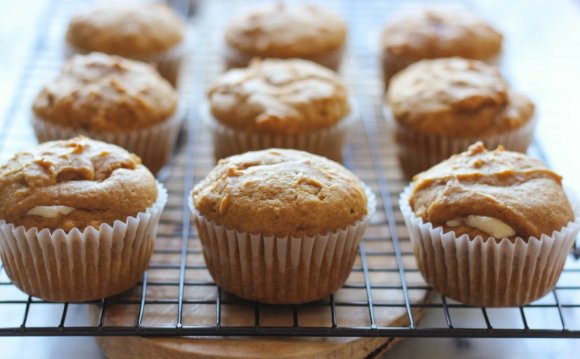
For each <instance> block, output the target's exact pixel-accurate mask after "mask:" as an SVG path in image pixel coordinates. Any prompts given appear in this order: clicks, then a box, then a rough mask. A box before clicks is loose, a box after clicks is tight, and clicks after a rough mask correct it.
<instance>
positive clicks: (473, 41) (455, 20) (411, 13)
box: [381, 5, 502, 60]
mask: <svg viewBox="0 0 580 359" xmlns="http://www.w3.org/2000/svg"><path fill="white" fill-rule="evenodd" d="M381 45H382V48H383V50H384V51H385V52H387V53H389V54H392V55H395V56H401V57H404V58H407V59H416V60H419V59H429V58H439V57H451V56H461V57H465V58H470V59H479V60H489V59H490V58H493V57H495V56H496V55H498V54H499V52H500V51H501V47H502V35H501V33H499V32H498V31H497V30H495V29H494V28H493V27H492V26H491V25H490V24H488V23H487V22H486V21H485V20H483V19H481V18H480V17H479V16H477V15H475V14H473V13H471V12H469V11H467V10H466V9H463V8H461V7H457V6H443V5H440V6H430V7H424V8H419V9H412V10H410V9H408V10H407V11H405V12H401V13H399V14H398V15H397V16H394V17H393V19H392V20H391V21H389V23H387V25H386V26H385V28H384V30H383V33H382V36H381Z"/></svg>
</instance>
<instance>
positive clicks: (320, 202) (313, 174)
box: [192, 149, 367, 237]
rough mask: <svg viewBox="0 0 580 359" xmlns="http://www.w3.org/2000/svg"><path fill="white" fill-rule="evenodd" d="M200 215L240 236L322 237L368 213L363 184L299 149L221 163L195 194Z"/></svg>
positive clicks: (251, 154)
mask: <svg viewBox="0 0 580 359" xmlns="http://www.w3.org/2000/svg"><path fill="white" fill-rule="evenodd" d="M192 197H193V198H192V199H193V204H194V206H195V208H196V209H197V211H198V212H199V213H201V214H202V215H204V216H205V217H207V218H208V219H209V220H211V221H215V222H216V223H218V224H220V225H224V226H226V227H227V228H228V229H235V230H237V231H239V232H249V233H255V234H265V235H274V236H294V237H302V236H304V235H314V234H324V233H327V232H331V231H336V230H338V229H341V228H346V227H347V226H348V225H351V224H354V223H355V222H356V221H358V220H361V219H362V218H363V217H364V216H365V215H366V214H367V198H366V194H365V191H364V188H363V186H362V184H361V182H360V180H359V179H358V178H357V177H356V176H355V175H354V174H352V173H351V172H350V171H348V170H347V169H346V168H344V167H342V166H341V165H339V164H338V163H336V162H333V161H330V160H328V159H326V158H324V157H320V156H316V155H313V154H310V153H307V152H302V151H296V150H283V149H269V150H263V151H255V152H246V153H244V154H241V155H237V156H232V157H228V158H226V159H223V160H221V161H219V163H218V164H217V166H216V167H215V168H214V169H213V170H212V171H211V172H210V173H209V174H208V175H207V177H206V178H205V179H204V180H203V181H201V182H200V183H199V184H197V185H196V186H195V187H194V189H193V191H192Z"/></svg>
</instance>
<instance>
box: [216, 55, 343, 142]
mask: <svg viewBox="0 0 580 359" xmlns="http://www.w3.org/2000/svg"><path fill="white" fill-rule="evenodd" d="M208 99H209V104H210V109H211V112H212V114H213V116H214V117H215V118H216V119H217V120H218V121H219V122H221V123H223V124H224V125H227V126H229V127H232V128H236V129H240V130H244V131H250V132H260V133H272V134H279V135H295V134H299V133H307V132H312V131H316V130H320V129H323V128H327V127H330V126H332V125H334V124H336V123H337V122H339V121H340V120H341V119H343V118H344V117H345V116H346V115H348V114H349V112H350V107H349V103H348V93H347V90H346V87H345V85H344V84H343V83H342V81H341V80H340V79H339V78H338V75H337V74H336V73H334V72H333V71H331V70H328V69H327V68H325V67H322V66H320V65H318V64H315V63H313V62H310V61H306V60H298V59H294V60H275V59H269V60H262V61H261V60H254V61H252V63H251V64H250V66H249V67H248V68H245V69H233V70H230V71H228V72H226V73H225V74H223V75H222V76H221V77H220V78H219V79H218V80H217V81H216V82H215V83H214V84H213V85H212V86H211V87H210V89H209V91H208Z"/></svg>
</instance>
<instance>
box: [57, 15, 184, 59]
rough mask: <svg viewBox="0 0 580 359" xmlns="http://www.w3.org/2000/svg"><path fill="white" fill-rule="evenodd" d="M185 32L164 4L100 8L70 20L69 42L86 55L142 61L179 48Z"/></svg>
mask: <svg viewBox="0 0 580 359" xmlns="http://www.w3.org/2000/svg"><path fill="white" fill-rule="evenodd" d="M184 32H185V26H184V24H183V21H182V20H181V18H180V17H179V16H178V15H177V14H176V13H175V12H173V10H171V9H170V8H169V7H167V6H166V5H164V4H133V5H130V4H123V5H120V4H106V5H104V4H101V5H97V6H95V7H92V8H87V9H85V10H82V11H80V12H78V13H77V14H75V15H74V16H73V17H72V18H71V20H70V22H69V25H68V30H67V33H66V40H67V42H68V43H69V44H70V45H72V46H74V47H75V48H77V49H79V50H81V51H85V52H91V51H99V52H105V53H108V54H114V55H119V56H124V57H131V58H143V57H149V56H154V55H158V54H160V53H162V52H164V51H166V50H169V49H171V48H173V47H175V46H177V45H179V44H180V43H181V42H182V41H183V37H184Z"/></svg>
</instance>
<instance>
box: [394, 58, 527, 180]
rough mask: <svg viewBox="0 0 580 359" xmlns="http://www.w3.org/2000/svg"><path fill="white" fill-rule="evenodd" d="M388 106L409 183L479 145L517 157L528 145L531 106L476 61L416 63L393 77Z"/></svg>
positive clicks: (494, 70)
mask: <svg viewBox="0 0 580 359" xmlns="http://www.w3.org/2000/svg"><path fill="white" fill-rule="evenodd" d="M387 102H388V105H389V107H390V112H391V115H392V119H393V120H394V126H395V134H396V140H397V145H398V149H399V159H400V162H401V167H402V168H403V172H404V174H405V176H407V177H408V178H411V177H412V176H413V175H414V174H417V173H419V172H421V171H424V170H426V169H428V168H429V167H431V166H433V165H435V164H437V163H439V162H441V161H443V160H445V159H447V158H448V157H449V156H451V155H453V154H456V153H459V152H462V151H464V150H466V149H467V147H468V146H469V145H470V144H472V143H474V142H476V141H478V140H481V141H483V142H484V143H485V145H486V146H487V147H489V148H495V147H497V146H498V145H503V146H505V147H506V148H507V149H509V150H511V151H518V152H526V150H527V148H528V146H529V144H530V143H531V141H532V137H533V130H534V124H535V121H534V118H533V114H534V104H533V103H532V102H531V101H530V100H529V99H528V98H527V97H526V96H524V95H522V94H520V93H518V92H516V91H513V90H512V89H511V88H510V87H509V85H508V83H507V82H506V80H505V79H504V78H503V77H502V75H501V73H500V72H499V70H498V69H497V68H495V67H493V66H490V65H487V64H485V63H483V62H481V61H477V60H467V59H463V58H458V57H455V58H445V59H435V60H422V61H419V62H417V63H415V64H413V65H411V66H409V67H407V68H406V69H405V70H403V71H401V72H399V73H398V74H397V75H396V76H395V77H394V78H393V80H392V81H391V84H390V86H389V91H388V93H387Z"/></svg>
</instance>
